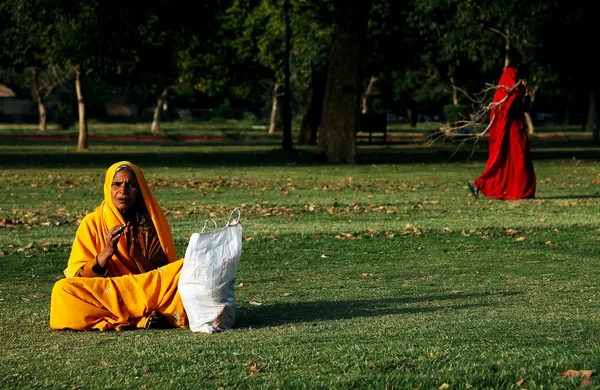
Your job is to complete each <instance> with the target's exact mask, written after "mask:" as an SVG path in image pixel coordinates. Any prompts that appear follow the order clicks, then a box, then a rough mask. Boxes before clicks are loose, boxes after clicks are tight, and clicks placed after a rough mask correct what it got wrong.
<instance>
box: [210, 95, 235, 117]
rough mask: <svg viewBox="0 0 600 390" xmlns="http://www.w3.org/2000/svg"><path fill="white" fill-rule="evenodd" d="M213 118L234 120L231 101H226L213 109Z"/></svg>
mask: <svg viewBox="0 0 600 390" xmlns="http://www.w3.org/2000/svg"><path fill="white" fill-rule="evenodd" d="M212 117H213V118H215V119H233V108H232V107H231V102H230V101H229V99H225V100H224V101H223V102H222V103H221V104H219V105H218V106H217V107H215V108H214V109H213V111H212Z"/></svg>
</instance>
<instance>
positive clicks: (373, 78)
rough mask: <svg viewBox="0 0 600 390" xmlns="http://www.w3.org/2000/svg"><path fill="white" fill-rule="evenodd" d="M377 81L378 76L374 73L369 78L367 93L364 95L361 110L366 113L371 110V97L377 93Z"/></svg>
mask: <svg viewBox="0 0 600 390" xmlns="http://www.w3.org/2000/svg"><path fill="white" fill-rule="evenodd" d="M376 82H377V76H375V75H372V76H371V78H370V79H369V84H368V85H367V88H366V89H365V93H363V95H362V109H361V112H362V113H363V114H366V113H368V112H369V98H370V97H371V96H373V95H374V93H375V83H376Z"/></svg>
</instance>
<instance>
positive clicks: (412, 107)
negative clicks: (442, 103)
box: [406, 99, 419, 127]
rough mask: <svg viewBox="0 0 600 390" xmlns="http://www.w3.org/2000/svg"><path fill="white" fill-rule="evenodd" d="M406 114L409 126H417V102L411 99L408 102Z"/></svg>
mask: <svg viewBox="0 0 600 390" xmlns="http://www.w3.org/2000/svg"><path fill="white" fill-rule="evenodd" d="M406 115H407V116H408V121H409V122H410V125H411V127H417V120H418V119H419V109H418V106H417V102H415V101H414V100H412V99H411V100H410V102H409V103H408V108H407V109H406Z"/></svg>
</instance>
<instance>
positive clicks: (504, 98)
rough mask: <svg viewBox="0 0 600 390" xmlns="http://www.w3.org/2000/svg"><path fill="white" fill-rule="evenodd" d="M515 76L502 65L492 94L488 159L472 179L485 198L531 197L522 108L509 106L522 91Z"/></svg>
mask: <svg viewBox="0 0 600 390" xmlns="http://www.w3.org/2000/svg"><path fill="white" fill-rule="evenodd" d="M516 77H517V69H516V68H512V67H509V68H506V69H505V70H504V72H503V73H502V77H500V82H499V83H498V84H499V85H498V89H497V90H496V93H495V94H494V99H493V103H494V104H496V105H495V107H494V108H492V111H491V113H490V128H489V132H490V133H489V134H490V136H489V144H488V147H489V158H488V160H487V163H486V165H485V171H484V172H483V173H482V174H481V175H480V176H479V177H478V178H477V180H475V186H476V187H477V189H478V190H479V191H480V192H481V193H482V194H483V195H485V196H486V197H488V198H496V199H504V200H516V199H525V198H534V197H535V187H536V182H535V180H536V178H535V170H534V169H533V161H532V158H531V151H530V149H529V139H528V138H527V132H526V129H525V125H524V116H523V110H522V109H517V110H515V108H519V107H513V106H514V105H519V103H521V102H522V101H523V92H522V91H521V90H520V89H519V88H518V87H515V85H516V82H517V80H516ZM511 107H513V110H511Z"/></svg>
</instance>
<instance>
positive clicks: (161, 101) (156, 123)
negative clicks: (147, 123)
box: [150, 88, 168, 133]
mask: <svg viewBox="0 0 600 390" xmlns="http://www.w3.org/2000/svg"><path fill="white" fill-rule="evenodd" d="M167 92H168V90H167V88H165V89H163V91H162V93H161V94H160V95H159V96H158V99H157V100H156V106H154V114H153V115H152V126H151V127H150V131H151V132H152V133H158V132H159V131H160V112H161V111H162V109H163V107H164V105H165V101H166V100H167Z"/></svg>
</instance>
